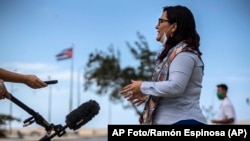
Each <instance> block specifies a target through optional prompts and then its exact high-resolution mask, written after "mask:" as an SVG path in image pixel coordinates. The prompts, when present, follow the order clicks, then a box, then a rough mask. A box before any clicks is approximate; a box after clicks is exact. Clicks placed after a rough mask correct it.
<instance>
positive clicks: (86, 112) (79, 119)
mask: <svg viewBox="0 0 250 141" xmlns="http://www.w3.org/2000/svg"><path fill="white" fill-rule="evenodd" d="M99 110H100V106H99V104H98V103H97V102H96V101H94V100H89V101H88V102H85V103H83V104H81V105H80V106H79V107H78V108H77V109H75V110H73V111H71V112H70V113H69V114H68V115H67V116H66V121H65V122H66V124H67V126H68V127H69V128H70V129H72V130H77V129H78V128H80V127H81V126H82V125H84V124H86V123H87V122H88V121H90V120H91V119H92V118H93V117H94V116H95V115H97V114H98V113H99Z"/></svg>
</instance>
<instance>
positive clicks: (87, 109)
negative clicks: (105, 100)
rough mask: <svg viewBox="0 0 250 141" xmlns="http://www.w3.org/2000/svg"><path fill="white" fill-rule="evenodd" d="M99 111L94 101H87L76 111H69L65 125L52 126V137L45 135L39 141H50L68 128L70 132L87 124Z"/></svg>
mask: <svg viewBox="0 0 250 141" xmlns="http://www.w3.org/2000/svg"><path fill="white" fill-rule="evenodd" d="M99 110H100V106H99V104H98V103H97V102H96V101H94V100H89V101H88V102H85V103H83V104H81V105H80V106H79V107H78V108H77V109H75V110H73V111H71V112H70V113H69V114H68V115H67V116H66V120H65V122H66V125H64V126H61V125H57V126H54V133H53V134H52V135H45V136H44V137H42V138H41V139H40V140H39V141H50V140H51V139H52V138H53V137H55V136H58V137H61V136H62V135H64V134H65V133H66V131H65V129H66V128H70V129H72V130H77V129H79V128H80V127H81V126H82V125H84V124H86V123H87V122H89V121H90V120H91V119H92V118H93V117H95V116H96V115H97V114H98V113H99Z"/></svg>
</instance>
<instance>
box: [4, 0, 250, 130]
mask: <svg viewBox="0 0 250 141" xmlns="http://www.w3.org/2000/svg"><path fill="white" fill-rule="evenodd" d="M177 4H180V5H185V6H187V7H188V8H190V10H191V11H192V12H193V14H194V16H195V20H196V24H197V31H198V33H199V34H200V36H201V51H202V52H203V60H204V62H205V76H204V80H203V89H202V96H201V106H202V107H204V108H205V109H207V108H209V107H210V106H211V105H213V109H212V111H213V112H214V113H216V111H217V108H218V106H219V102H220V101H218V100H217V98H216V96H215V93H216V85H217V84H218V83H226V84H227V85H228V86H229V93H228V94H229V97H230V98H231V99H232V102H233V104H234V105H235V109H236V113H237V119H238V120H241V119H247V118H250V105H249V104H247V103H246V99H247V98H250V87H249V86H250V63H249V51H250V49H249V39H250V28H249V23H250V16H249V13H250V9H249V7H250V2H249V1H247V0H220V1H216V0H204V1H201V0H189V1H188V0H174V1H173V0H172V1H171V0H158V1H155V0H136V1H135V0H119V1H117V0H105V1H97V0H91V1H90V0H86V1H82V0H72V1H67V0H36V1H34V0H12V1H9V0H1V1H0V21H1V22H0V52H1V55H0V66H1V67H3V68H6V69H8V70H11V71H16V72H19V73H26V74H36V75H37V76H39V77H40V78H41V79H42V80H48V77H51V79H57V80H58V84H55V85H50V86H49V87H46V88H43V89H35V90H34V89H30V88H29V87H27V86H25V85H23V84H13V83H8V82H6V86H7V88H8V89H9V91H10V92H11V93H12V94H13V95H14V96H15V97H16V98H18V99H19V100H21V101H22V102H24V103H25V104H26V105H28V106H30V107H32V108H33V109H34V110H35V111H38V112H39V113H40V114H41V115H43V116H44V117H45V118H46V119H48V118H49V114H48V113H49V111H51V121H50V122H52V123H54V124H65V117H66V115H67V114H68V113H69V88H70V71H71V70H70V65H71V63H72V62H71V61H73V68H74V77H73V98H74V99H73V109H74V108H77V93H78V88H79V86H80V85H79V81H80V82H81V83H82V82H83V81H84V80H82V79H80V80H79V79H78V76H79V74H80V73H84V69H83V68H84V66H85V64H86V62H87V59H88V55H89V53H91V52H94V51H95V49H99V50H104V51H106V50H107V47H109V46H110V45H111V44H113V46H114V47H115V48H116V49H119V50H120V51H121V65H122V66H128V65H132V66H133V65H135V64H136V62H135V63H131V62H133V61H134V60H133V58H132V57H131V55H130V54H129V51H128V48H127V46H126V44H125V42H126V41H129V42H131V43H132V42H134V41H136V40H137V36H136V32H137V31H139V32H140V33H141V34H143V35H144V36H145V37H146V39H147V41H148V43H149V46H150V49H151V50H159V49H161V44H160V43H159V42H156V40H155V37H156V34H157V32H156V30H155V25H156V24H157V19H158V18H159V17H160V16H161V12H162V7H163V6H166V5H177ZM72 44H74V52H73V59H72V60H71V59H69V60H64V61H57V60H56V57H55V55H56V54H58V53H60V52H61V51H62V50H63V49H65V48H68V47H70V46H71V45H72ZM80 89H82V88H81V86H80ZM50 92H51V93H52V95H51V96H52V98H51V99H52V105H51V110H48V109H49V107H48V103H49V102H48V99H49V93H50ZM90 99H94V100H96V101H97V102H98V103H99V104H100V106H101V110H100V113H99V114H98V115H97V116H96V117H95V118H93V119H92V120H91V121H90V122H88V123H87V124H86V125H85V127H97V128H105V127H107V124H137V123H138V117H137V115H136V114H135V112H134V111H133V110H127V109H126V110H124V109H122V107H121V105H115V104H111V103H109V102H108V97H107V96H97V95H96V94H94V92H93V91H87V92H82V91H81V97H80V101H81V103H83V102H86V101H88V100H90ZM11 105H12V113H13V116H16V117H19V118H21V119H22V120H25V119H26V118H28V117H30V115H28V114H27V113H26V112H25V111H24V110H23V109H21V108H20V107H18V106H16V105H15V104H13V103H11V102H10V101H8V100H2V101H1V102H0V107H1V109H0V113H5V114H8V113H10V109H11V108H10V107H11ZM204 112H205V110H204ZM12 126H15V127H22V122H14V123H12Z"/></svg>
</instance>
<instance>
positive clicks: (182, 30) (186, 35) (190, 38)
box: [158, 5, 202, 60]
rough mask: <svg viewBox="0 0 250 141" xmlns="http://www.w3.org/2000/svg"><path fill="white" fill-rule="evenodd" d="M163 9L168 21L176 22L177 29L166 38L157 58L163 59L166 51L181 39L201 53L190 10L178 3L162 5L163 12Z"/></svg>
mask: <svg viewBox="0 0 250 141" xmlns="http://www.w3.org/2000/svg"><path fill="white" fill-rule="evenodd" d="M165 11H166V12H167V17H166V18H167V19H168V20H169V23H170V24H173V23H176V24H177V29H176V31H175V32H174V34H173V36H172V37H170V38H169V39H168V40H167V42H166V44H165V48H164V50H163V51H162V52H161V54H160V55H159V56H158V59H159V60H163V59H164V58H165V57H166V55H167V53H168V51H169V50H170V49H171V48H172V47H174V46H175V45H177V44H178V43H179V42H181V41H184V42H185V43H187V46H188V47H189V48H191V49H193V50H196V51H198V53H199V55H201V54H202V53H201V52H200V50H199V46H200V36H199V34H198V33H197V31H196V25H195V20H194V16H193V14H192V12H191V11H190V10H189V9H188V8H187V7H185V6H180V5H177V6H166V7H163V12H165Z"/></svg>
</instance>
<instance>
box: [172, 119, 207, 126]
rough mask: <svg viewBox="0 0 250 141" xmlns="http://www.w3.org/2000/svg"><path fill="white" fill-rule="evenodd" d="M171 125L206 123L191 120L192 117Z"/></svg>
mask: <svg viewBox="0 0 250 141" xmlns="http://www.w3.org/2000/svg"><path fill="white" fill-rule="evenodd" d="M173 125H206V124H204V123H201V122H199V121H196V120H193V119H188V120H180V121H178V122H176V123H174V124H173Z"/></svg>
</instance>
